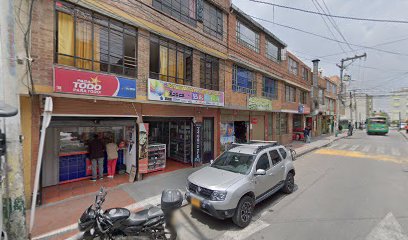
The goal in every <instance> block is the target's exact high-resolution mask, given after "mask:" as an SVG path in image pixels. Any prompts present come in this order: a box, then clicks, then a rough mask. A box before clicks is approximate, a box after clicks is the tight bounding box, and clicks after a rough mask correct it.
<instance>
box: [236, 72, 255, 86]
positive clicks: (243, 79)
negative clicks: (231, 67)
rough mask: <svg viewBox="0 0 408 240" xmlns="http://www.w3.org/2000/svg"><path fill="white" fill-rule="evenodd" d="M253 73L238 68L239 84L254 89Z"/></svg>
mask: <svg viewBox="0 0 408 240" xmlns="http://www.w3.org/2000/svg"><path fill="white" fill-rule="evenodd" d="M250 75H251V73H250V72H249V71H246V70H244V69H241V68H237V85H238V86H240V87H244V88H249V89H252V86H250V85H251V82H250V81H251V76H250Z"/></svg>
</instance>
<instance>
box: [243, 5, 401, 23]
mask: <svg viewBox="0 0 408 240" xmlns="http://www.w3.org/2000/svg"><path fill="white" fill-rule="evenodd" d="M248 1H250V2H256V3H262V4H266V5H271V6H274V7H279V8H285V9H290V10H294V11H299V12H305V13H310V14H315V15H323V16H328V17H333V18H341V19H346V20H356V21H368V22H380V23H408V21H405V20H392V19H376V18H359V17H352V16H340V15H333V14H326V13H320V12H314V11H310V10H306V9H301V8H295V7H289V6H285V5H280V4H275V3H270V2H265V1H260V0H248Z"/></svg>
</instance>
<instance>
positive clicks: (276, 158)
mask: <svg viewBox="0 0 408 240" xmlns="http://www.w3.org/2000/svg"><path fill="white" fill-rule="evenodd" d="M269 155H270V156H271V160H272V165H273V166H275V165H276V164H278V163H280V162H281V161H282V159H281V157H280V156H279V153H278V151H277V150H272V151H270V152H269Z"/></svg>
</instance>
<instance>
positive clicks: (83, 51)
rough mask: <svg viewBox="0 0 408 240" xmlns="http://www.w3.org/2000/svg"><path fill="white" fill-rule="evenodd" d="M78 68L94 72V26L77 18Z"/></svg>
mask: <svg viewBox="0 0 408 240" xmlns="http://www.w3.org/2000/svg"><path fill="white" fill-rule="evenodd" d="M75 41H76V56H77V57H78V58H77V60H76V67H78V68H83V69H89V70H92V24H91V23H90V22H88V21H86V20H83V19H81V18H77V24H76V39H75Z"/></svg>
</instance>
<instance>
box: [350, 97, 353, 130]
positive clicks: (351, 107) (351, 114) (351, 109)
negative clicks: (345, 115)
mask: <svg viewBox="0 0 408 240" xmlns="http://www.w3.org/2000/svg"><path fill="white" fill-rule="evenodd" d="M349 107H350V122H351V124H352V125H353V95H352V94H351V91H350V106H349Z"/></svg>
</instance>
